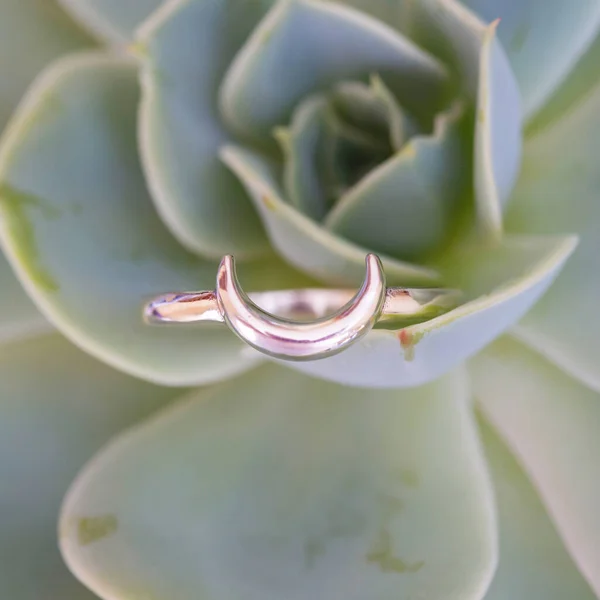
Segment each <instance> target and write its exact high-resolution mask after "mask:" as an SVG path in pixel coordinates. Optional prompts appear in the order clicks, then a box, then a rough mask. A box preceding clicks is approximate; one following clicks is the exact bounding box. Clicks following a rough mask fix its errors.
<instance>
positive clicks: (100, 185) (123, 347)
mask: <svg viewBox="0 0 600 600" xmlns="http://www.w3.org/2000/svg"><path fill="white" fill-rule="evenodd" d="M137 103H138V87H137V81H136V71H135V65H133V64H131V63H129V62H127V61H126V60H124V59H122V58H117V57H111V56H104V55H95V54H94V55H81V56H76V57H72V58H69V59H65V60H64V61H62V62H60V63H58V64H57V65H56V66H54V67H52V68H51V69H50V70H48V71H47V72H46V73H45V74H44V75H42V77H41V79H40V80H39V81H38V82H37V83H36V85H35V86H34V89H33V90H32V91H31V94H30V95H29V96H28V98H27V99H26V100H25V103H24V104H23V106H22V107H21V110H20V111H19V114H18V115H17V117H16V118H15V120H14V122H13V123H12V125H11V126H10V128H9V131H8V133H7V136H6V138H5V140H4V143H3V145H2V148H1V150H0V214H1V216H2V219H1V227H0V233H1V238H2V242H3V245H4V248H5V250H6V252H7V255H8V257H9V258H10V260H11V262H12V263H13V266H14V267H15V269H16V270H17V272H18V275H19V277H20V278H21V280H22V282H23V283H24V285H25V286H26V288H27V289H28V291H29V293H30V294H31V295H32V297H34V299H35V300H36V302H37V304H38V306H39V307H40V308H41V309H42V310H43V312H44V313H45V314H46V316H48V317H49V318H50V320H51V321H52V322H53V323H54V324H55V325H56V326H57V327H59V328H60V329H61V331H63V332H64V333H65V334H66V335H67V336H68V337H70V338H71V339H72V340H74V341H75V342H76V343H77V344H79V345H80V346H82V347H84V348H85V349H86V350H87V351H89V352H90V353H92V354H94V355H95V356H97V357H99V358H101V359H103V360H105V361H107V362H108V363H110V364H111V365H113V366H116V367H118V368H121V369H123V370H125V371H127V372H130V373H133V374H136V375H138V376H140V377H143V378H146V379H149V380H152V381H158V382H163V383H169V384H177V385H189V384H191V383H200V382H205V381H209V380H211V381H212V380H215V379H219V378H221V377H227V376H229V375H231V374H232V373H234V372H239V371H241V370H244V369H246V368H248V367H249V366H251V365H253V364H255V363H256V360H257V358H256V356H249V355H247V354H245V353H244V350H245V347H244V345H243V344H242V343H241V342H240V341H239V340H237V339H236V338H235V336H234V335H233V334H232V333H230V332H229V331H228V330H227V328H223V327H220V326H219V325H217V324H210V323H206V324H205V325H206V326H205V327H202V326H200V327H193V326H192V327H190V326H188V327H183V328H178V327H169V326H166V327H151V326H148V325H146V324H145V323H144V322H143V320H142V306H143V304H144V302H146V301H147V300H148V299H150V298H151V297H153V296H155V295H157V294H163V293H165V292H169V291H177V290H193V289H213V288H214V286H215V279H214V278H215V274H216V267H217V265H216V263H212V262H210V263H209V262H204V261H201V260H200V259H198V258H197V257H194V256H192V255H190V254H187V253H186V252H185V251H184V250H183V249H182V248H181V247H180V246H179V245H178V244H177V242H176V241H175V240H174V239H173V238H172V237H171V236H170V234H169V233H168V231H167V230H166V229H165V227H164V225H163V224H162V223H161V221H160V220H159V218H158V216H157V215H156V213H155V211H154V207H153V205H152V202H151V200H150V198H149V197H148V193H147V191H146V187H145V182H144V178H143V174H142V172H141V169H140V166H139V162H138V157H137V149H136V139H135V116H136V109H137ZM240 271H241V272H242V276H243V277H245V278H247V280H246V282H245V284H244V285H245V287H246V289H248V290H249V291H250V290H252V289H258V288H261V287H263V286H264V287H267V288H278V287H287V286H290V285H291V286H294V285H300V286H301V285H303V283H304V282H306V278H301V277H300V278H299V277H298V274H297V273H296V272H295V271H293V269H291V268H290V267H289V266H286V265H282V264H281V262H279V261H273V260H271V261H267V262H261V263H260V264H257V263H250V264H247V265H244V268H243V270H242V269H240Z"/></svg>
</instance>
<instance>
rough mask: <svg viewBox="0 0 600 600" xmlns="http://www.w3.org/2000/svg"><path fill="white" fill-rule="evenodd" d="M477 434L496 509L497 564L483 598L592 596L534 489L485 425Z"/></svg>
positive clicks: (586, 599) (520, 599)
mask: <svg viewBox="0 0 600 600" xmlns="http://www.w3.org/2000/svg"><path fill="white" fill-rule="evenodd" d="M481 432H482V434H483V442H484V446H485V450H486V455H487V458H488V465H489V468H490V471H491V474H492V480H493V483H494V488H495V492H496V493H495V499H496V503H497V506H498V513H499V524H498V525H499V527H498V531H499V535H500V562H499V564H498V570H497V571H496V573H495V574H494V579H493V581H492V585H491V587H490V589H489V590H488V592H487V593H486V595H485V600H509V599H512V600H565V599H567V598H572V599H573V600H575V599H576V600H595V599H596V596H595V595H594V593H593V592H592V591H591V590H590V588H589V586H588V584H587V583H586V582H585V580H584V579H583V577H582V576H581V575H580V574H579V572H578V571H577V568H576V567H575V565H574V564H573V561H572V559H571V557H570V556H569V554H568V553H567V551H566V549H565V547H564V545H563V543H562V540H561V539H560V537H559V536H558V534H557V533H556V530H555V528H554V525H553V524H552V522H551V520H550V518H549V517H548V514H547V513H546V510H545V508H544V506H543V505H542V503H541V501H540V499H539V497H538V495H537V492H536V491H535V489H534V488H533V487H532V485H531V482H530V481H529V480H528V478H527V476H526V474H525V473H524V472H523V470H522V469H521V467H520V466H519V464H518V463H517V461H516V460H515V459H514V458H513V457H512V456H511V454H510V453H509V452H508V450H507V448H506V446H504V444H503V443H502V442H501V441H500V440H499V438H498V437H497V435H496V434H495V433H494V432H493V431H492V429H491V427H489V425H487V424H485V423H482V425H481Z"/></svg>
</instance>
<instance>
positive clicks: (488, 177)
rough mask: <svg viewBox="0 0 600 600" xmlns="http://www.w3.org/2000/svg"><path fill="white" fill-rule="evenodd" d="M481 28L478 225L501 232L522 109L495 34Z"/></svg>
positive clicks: (476, 183) (518, 155)
mask: <svg viewBox="0 0 600 600" xmlns="http://www.w3.org/2000/svg"><path fill="white" fill-rule="evenodd" d="M496 27H497V24H496V23H494V24H492V25H490V26H489V27H488V28H487V30H486V31H485V34H484V38H483V45H482V49H481V54H480V68H479V85H478V91H477V113H476V125H475V158H474V175H475V179H474V187H475V198H476V205H477V217H478V223H479V227H480V229H481V230H483V232H484V233H486V234H487V235H490V236H492V237H498V236H500V235H501V233H502V204H503V202H505V201H506V200H507V199H508V196H509V195H510V192H511V191H512V189H513V186H514V183H515V179H516V177H517V174H518V169H519V164H520V161H521V108H520V105H519V94H518V90H517V88H516V85H515V82H514V79H513V74H512V71H511V70H510V67H509V65H508V63H507V61H506V59H505V57H504V54H503V52H502V51H501V49H500V46H499V45H498V42H497V41H496V39H495V31H496Z"/></svg>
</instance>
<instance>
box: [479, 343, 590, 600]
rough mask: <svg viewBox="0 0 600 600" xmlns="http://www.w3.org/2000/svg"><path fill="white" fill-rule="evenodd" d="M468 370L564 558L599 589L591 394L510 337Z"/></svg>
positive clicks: (487, 350)
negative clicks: (543, 508)
mask: <svg viewBox="0 0 600 600" xmlns="http://www.w3.org/2000/svg"><path fill="white" fill-rule="evenodd" d="M471 372H472V380H473V392H474V394H475V396H476V397H477V399H478V400H479V402H480V404H481V406H482V407H483V410H484V412H485V414H486V416H487V418H488V419H489V421H490V422H491V423H493V424H494V426H495V427H496V428H497V429H498V431H499V432H500V433H501V434H502V436H503V437H504V439H505V440H506V441H507V442H508V444H509V446H510V447H511V448H512V450H513V451H514V452H515V454H516V455H517V456H518V458H519V460H520V462H521V464H522V465H523V467H524V468H525V470H526V471H527V473H528V474H529V477H530V479H531V481H532V482H533V483H534V485H535V486H536V488H537V489H538V491H539V493H540V495H541V498H542V500H543V502H544V504H545V505H546V507H547V509H548V512H549V514H550V515H551V517H552V519H553V520H554V522H555V524H556V527H557V530H558V531H559V533H560V534H561V536H562V538H563V540H564V542H565V544H566V547H567V548H568V550H569V551H570V554H571V556H572V557H573V559H574V561H575V562H576V564H577V565H578V567H579V569H580V571H581V572H582V574H583V575H584V576H585V577H586V578H587V580H588V582H589V584H590V585H591V586H592V588H593V589H594V590H595V592H596V594H600V546H598V539H600V513H599V512H598V506H599V505H600V477H599V475H600V470H599V467H598V465H599V461H600V437H599V436H598V431H599V430H600V397H599V396H598V393H597V392H594V391H592V390H590V389H589V388H586V387H584V386H583V385H582V384H580V383H578V382H577V381H575V380H574V379H572V378H571V377H569V376H568V375H566V374H565V373H563V372H561V371H560V370H559V369H557V368H556V367H555V366H554V365H552V364H551V363H549V362H547V361H546V360H545V359H543V358H542V357H541V356H540V355H539V354H537V353H535V352H533V351H531V350H529V349H528V348H526V347H525V346H523V345H521V344H520V343H518V342H517V341H515V340H512V339H510V338H503V339H502V340H499V341H498V342H497V343H495V344H494V345H492V346H490V347H489V348H486V350H485V351H484V352H482V353H481V354H479V355H478V356H477V357H476V358H475V359H474V360H473V362H472V368H471ZM563 597H572V596H563ZM573 597H574V596H573Z"/></svg>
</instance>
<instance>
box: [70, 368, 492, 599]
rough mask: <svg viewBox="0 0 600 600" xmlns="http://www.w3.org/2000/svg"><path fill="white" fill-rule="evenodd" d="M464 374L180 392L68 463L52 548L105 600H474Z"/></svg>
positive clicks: (243, 383) (475, 479)
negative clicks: (402, 387) (95, 528)
mask: <svg viewBox="0 0 600 600" xmlns="http://www.w3.org/2000/svg"><path fill="white" fill-rule="evenodd" d="M462 375H463V374H462V373H456V374H454V375H452V376H449V377H447V378H445V379H443V380H441V381H439V382H436V383H434V384H431V385H429V386H424V387H421V388H419V389H418V390H410V391H402V392H398V391H395V392H382V391H379V392H373V391H365V390H359V389H352V388H343V387H341V386H337V385H332V384H328V383H324V382H320V381H318V380H314V379H310V378H308V377H305V376H303V375H300V374H298V373H294V372H293V371H290V370H288V369H283V368H280V367H276V366H274V365H271V366H269V367H264V368H262V369H258V370H256V371H254V372H252V373H250V374H247V375H245V376H243V377H240V378H238V379H236V380H233V381H230V382H228V383H226V384H223V385H221V386H219V387H216V388H213V389H212V390H209V391H202V390H200V391H198V392H195V393H194V394H193V395H192V396H191V397H190V398H189V399H188V401H187V402H183V403H182V404H180V405H179V406H177V407H176V408H175V409H174V410H169V411H167V412H164V413H163V414H161V415H160V416H159V417H158V418H155V419H152V420H151V421H149V422H148V423H146V424H144V425H142V426H140V427H138V428H136V429H134V430H132V431H131V432H130V433H128V434H127V435H125V436H124V437H122V438H121V439H119V440H117V441H116V442H115V443H113V444H110V445H109V446H108V447H107V448H106V449H105V450H104V451H103V452H101V453H100V454H99V455H98V456H97V457H96V458H95V459H94V460H93V461H92V462H91V463H90V464H89V466H88V467H87V469H85V470H84V471H83V473H82V475H81V476H80V477H79V478H78V480H77V481H76V482H75V484H74V485H73V487H72V488H71V490H70V492H69V494H68V495H67V498H66V501H65V504H64V507H63V512H62V516H61V523H60V533H61V548H62V551H63V555H64V557H65V559H66V561H67V563H68V564H69V566H70V568H71V569H72V570H73V572H74V573H75V574H76V575H77V576H78V577H79V578H81V579H82V581H84V582H85V583H86V584H87V585H88V586H89V587H90V588H91V589H93V590H94V591H95V592H96V593H97V594H99V595H101V596H102V597H104V598H111V599H114V600H125V599H128V598H131V597H153V598H154V597H156V598H178V599H179V600H188V599H189V600H192V599H196V598H198V597H199V596H201V597H202V598H203V600H213V599H214V600H220V599H222V598H230V599H235V600H238V599H244V600H255V599H259V600H280V599H281V598H286V599H287V600H329V599H331V598H347V599H348V600H358V599H360V600H363V599H364V598H372V599H373V600H392V599H396V598H408V597H414V598H417V597H427V598H428V599H429V600H436V599H442V598H443V599H444V600H454V599H460V600H478V599H479V598H481V597H482V595H483V593H484V590H485V589H486V587H487V585H488V584H489V581H490V579H491V577H492V574H493V570H494V567H495V561H496V530H495V525H496V523H495V514H494V507H493V497H492V494H491V489H490V482H489V479H488V476H487V473H486V471H485V464H484V462H483V460H482V454H481V448H480V446H479V442H478V439H477V435H476V430H475V425H474V423H473V421H472V417H471V414H470V407H469V403H468V390H467V389H466V385H465V383H466V382H465V380H464V379H463V376H462ZM108 516H111V517H112V519H113V522H114V523H115V527H114V528H112V529H111V531H110V532H108V534H107V535H105V536H104V537H101V536H97V539H91V540H88V539H87V536H84V537H82V535H81V523H82V521H83V522H89V521H94V520H100V519H102V518H103V517H104V518H105V519H106V518H108Z"/></svg>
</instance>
